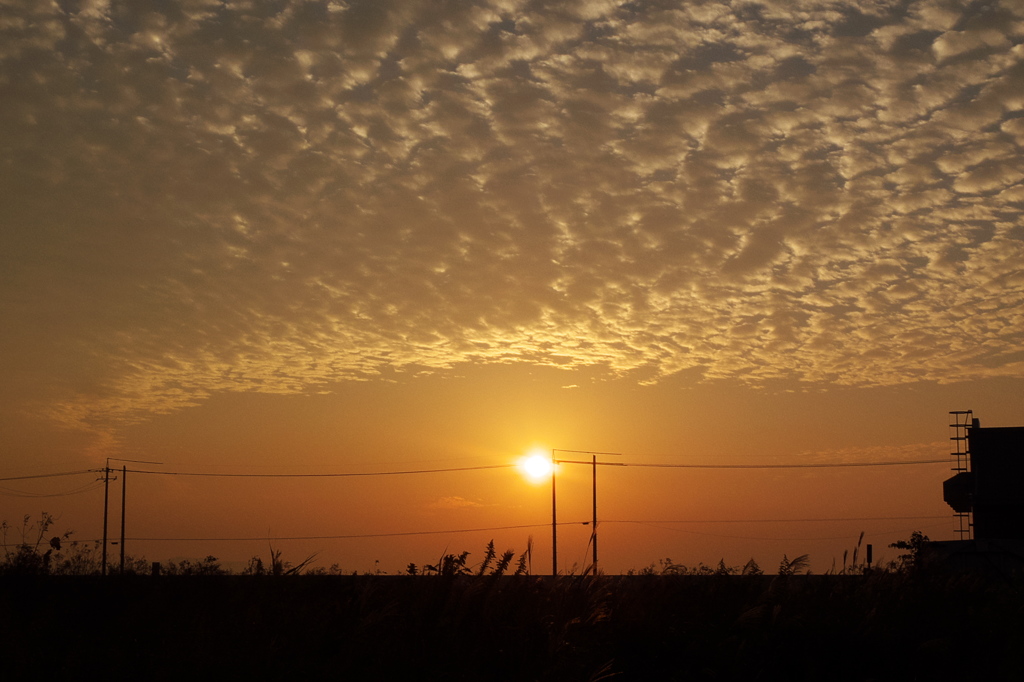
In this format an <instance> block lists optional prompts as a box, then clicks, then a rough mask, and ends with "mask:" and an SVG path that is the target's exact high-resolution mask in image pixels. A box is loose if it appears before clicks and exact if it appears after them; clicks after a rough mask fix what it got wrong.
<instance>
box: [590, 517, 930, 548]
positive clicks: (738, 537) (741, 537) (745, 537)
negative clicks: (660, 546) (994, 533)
mask: <svg viewBox="0 0 1024 682" xmlns="http://www.w3.org/2000/svg"><path fill="white" fill-rule="evenodd" d="M934 518H946V517H934ZM605 523H608V522H607V521H606V522H605ZM636 523H639V524H641V525H645V526H650V527H651V528H658V529H660V530H670V531H673V532H676V533H686V534H687V535H703V536H706V537H712V538H726V539H729V540H765V541H773V542H781V541H794V542H795V541H812V540H813V541H817V540H846V539H848V538H850V537H851V536H850V535H838V536H830V537H813V538H807V537H802V538H779V537H764V536H751V535H724V534H722V533H707V532H702V531H699V530H687V529H684V528H667V527H666V526H659V525H657V524H656V523H644V522H642V521H637V522H636ZM944 525H945V524H939V523H933V524H929V525H927V526H923V528H938V527H939V526H944ZM921 529H922V528H897V529H893V530H885V531H879V532H876V533H872V535H891V534H893V533H909V532H912V531H915V530H921Z"/></svg>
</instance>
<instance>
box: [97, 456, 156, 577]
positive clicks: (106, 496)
mask: <svg viewBox="0 0 1024 682" xmlns="http://www.w3.org/2000/svg"><path fill="white" fill-rule="evenodd" d="M111 460H114V461H115V462H133V463H136V464H163V462H148V461H146V460H143V459H122V458H120V457H107V464H106V466H104V467H103V549H102V551H101V553H100V556H101V559H100V575H106V574H107V521H108V519H109V515H110V512H109V509H110V461H111ZM127 476H128V467H127V465H121V572H122V573H124V516H125V514H124V513H125V506H126V501H127V497H126V495H127V492H126V490H125V482H126V481H125V479H126V478H127Z"/></svg>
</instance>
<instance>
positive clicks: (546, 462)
mask: <svg viewBox="0 0 1024 682" xmlns="http://www.w3.org/2000/svg"><path fill="white" fill-rule="evenodd" d="M519 467H520V468H521V469H522V470H523V473H524V474H526V476H527V477H528V478H530V479H532V480H534V481H541V480H543V479H545V478H547V477H548V476H550V475H551V457H550V456H549V455H546V454H544V453H542V452H540V451H534V452H532V453H531V454H529V455H527V456H526V457H523V458H522V459H521V460H519Z"/></svg>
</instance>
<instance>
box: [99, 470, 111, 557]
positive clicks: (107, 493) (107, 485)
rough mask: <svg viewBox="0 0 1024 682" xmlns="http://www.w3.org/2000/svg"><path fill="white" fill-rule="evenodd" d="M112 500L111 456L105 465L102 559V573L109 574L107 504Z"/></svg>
mask: <svg viewBox="0 0 1024 682" xmlns="http://www.w3.org/2000/svg"><path fill="white" fill-rule="evenodd" d="M109 500H110V458H109V457H108V458H107V464H106V466H104V467H103V551H102V554H101V556H102V559H101V560H100V575H106V574H107V515H108V512H107V506H108V504H107V503H108V501H109Z"/></svg>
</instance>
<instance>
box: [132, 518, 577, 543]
mask: <svg viewBox="0 0 1024 682" xmlns="http://www.w3.org/2000/svg"><path fill="white" fill-rule="evenodd" d="M588 523H590V522H589V521H562V522H560V523H559V524H558V525H560V526H574V525H584V526H585V525H587V524H588ZM550 526H551V524H550V523H531V524H526V525H521V526H494V527H491V528H457V529H453V530H415V531H405V532H401V533H363V534H359V535H296V536H280V537H248V538H125V539H126V540H132V541H134V542H265V541H267V540H353V539H359V538H394V537H403V536H409V535H449V534H451V533H479V532H486V531H492V530H521V529H523V528H549V527H550Z"/></svg>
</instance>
